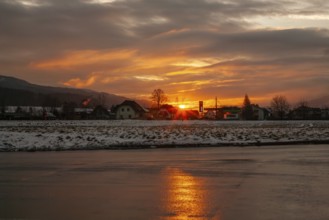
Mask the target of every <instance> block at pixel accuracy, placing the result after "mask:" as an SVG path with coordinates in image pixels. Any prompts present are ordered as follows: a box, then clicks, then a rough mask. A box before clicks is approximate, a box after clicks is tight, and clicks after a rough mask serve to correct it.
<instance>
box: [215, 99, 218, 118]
mask: <svg viewBox="0 0 329 220" xmlns="http://www.w3.org/2000/svg"><path fill="white" fill-rule="evenodd" d="M215 113H216V119H218V109H217V96H216V97H215Z"/></svg>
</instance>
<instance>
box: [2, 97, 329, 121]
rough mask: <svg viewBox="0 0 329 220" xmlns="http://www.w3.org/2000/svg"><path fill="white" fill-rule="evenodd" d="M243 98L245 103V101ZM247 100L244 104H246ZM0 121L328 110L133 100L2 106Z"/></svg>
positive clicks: (316, 115) (302, 116)
mask: <svg viewBox="0 0 329 220" xmlns="http://www.w3.org/2000/svg"><path fill="white" fill-rule="evenodd" d="M246 99H247V100H246ZM246 101H247V103H246ZM0 119H1V120H127V119H139V120H328V119H329V108H316V107H310V106H308V105H307V104H306V103H302V104H300V105H299V106H297V107H295V108H292V109H290V108H289V109H288V108H287V109H284V110H282V111H281V112H277V111H275V110H274V109H273V108H271V107H261V106H259V105H257V104H251V103H250V101H249V98H248V96H246V97H245V101H244V104H243V105H242V106H217V103H216V105H215V106H211V107H207V106H203V101H199V108H198V110H195V109H186V108H185V106H174V105H170V104H166V103H159V105H158V106H155V107H154V106H153V107H150V108H145V107H143V106H142V105H140V104H139V103H137V102H136V101H133V100H125V101H123V102H122V103H121V104H119V105H114V106H112V107H111V108H107V107H106V106H103V105H97V106H94V107H91V106H84V105H80V106H77V105H76V104H75V103H64V104H63V105H62V106H60V107H50V106H3V107H2V108H1V109H0Z"/></svg>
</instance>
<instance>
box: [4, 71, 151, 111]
mask: <svg viewBox="0 0 329 220" xmlns="http://www.w3.org/2000/svg"><path fill="white" fill-rule="evenodd" d="M127 99H128V100H129V98H126V97H123V96H118V95H114V94H108V93H104V92H96V91H92V90H86V89H74V88H63V87H51V86H41V85H35V84H32V83H29V82H27V81H24V80H21V79H18V78H14V77H9V76H2V75H0V105H1V106H10V105H13V106H54V107H55V106H61V105H63V103H75V104H76V106H81V105H82V103H83V102H84V101H86V100H88V102H89V104H88V106H90V107H93V106H96V105H98V104H102V105H105V106H107V107H111V106H112V105H117V104H120V103H122V102H123V101H124V100H127ZM140 103H141V104H146V103H147V102H145V101H140ZM85 104H86V102H85Z"/></svg>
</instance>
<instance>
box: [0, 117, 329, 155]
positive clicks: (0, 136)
mask: <svg viewBox="0 0 329 220" xmlns="http://www.w3.org/2000/svg"><path fill="white" fill-rule="evenodd" d="M297 142H298V143H311V142H312V143H314V142H315V143H319V142H321V143H329V121H204V120H196V121H146V120H103V121H96V120H95V121H91V120H86V121H0V151H19V150H23V151H25V150H27V151H34V150H76V149H118V148H120V149H124V148H143V147H149V148H156V147H176V146H196V147H198V146H209V145H213V146H230V145H237V146H245V145H268V144H287V143H297Z"/></svg>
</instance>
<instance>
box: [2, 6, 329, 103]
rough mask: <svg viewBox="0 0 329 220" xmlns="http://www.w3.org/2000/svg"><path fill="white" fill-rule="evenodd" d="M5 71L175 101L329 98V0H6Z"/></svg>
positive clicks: (39, 79)
mask: <svg viewBox="0 0 329 220" xmlns="http://www.w3.org/2000/svg"><path fill="white" fill-rule="evenodd" d="M0 75H7V76H14V77H18V78H21V79H24V80H27V81H29V82H31V83H35V84H42V85H50V86H63V87H75V88H86V89H92V90H96V91H104V92H108V93H112V94H117V95H123V96H126V97H129V98H132V99H149V98H150V94H151V92H152V91H153V90H154V89H157V88H160V89H162V90H163V91H164V92H165V93H166V94H167V95H168V97H169V102H170V103H172V104H177V105H178V104H185V105H187V106H189V107H195V106H196V105H197V103H198V101H199V100H203V101H204V102H205V107H212V106H214V102H215V101H214V100H215V97H218V103H219V105H241V104H242V102H243V98H244V95H245V94H248V95H249V98H250V99H251V102H253V103H258V104H261V105H268V104H269V103H270V101H271V99H272V98H273V97H274V96H275V95H285V96H286V97H287V98H288V101H290V102H298V101H300V100H311V99H315V98H320V97H323V96H325V95H328V94H329V1H327V0H299V1H293V0H232V1H226V0H0Z"/></svg>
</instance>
